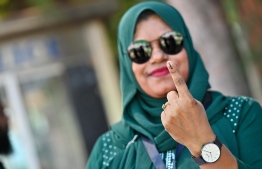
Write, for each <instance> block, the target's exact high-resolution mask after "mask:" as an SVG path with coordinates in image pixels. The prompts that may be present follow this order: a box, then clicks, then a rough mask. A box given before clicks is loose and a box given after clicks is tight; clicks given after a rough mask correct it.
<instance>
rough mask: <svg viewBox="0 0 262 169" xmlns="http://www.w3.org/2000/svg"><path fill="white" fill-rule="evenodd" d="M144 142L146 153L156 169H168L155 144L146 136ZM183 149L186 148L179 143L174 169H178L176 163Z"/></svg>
mask: <svg viewBox="0 0 262 169" xmlns="http://www.w3.org/2000/svg"><path fill="white" fill-rule="evenodd" d="M142 141H143V143H144V146H145V148H146V151H147V153H148V155H149V157H150V159H151V161H152V162H153V164H154V166H155V168H156V169H166V166H165V164H164V162H163V160H162V158H161V157H160V155H159V152H158V151H157V148H156V146H155V144H154V143H153V142H152V141H151V140H150V139H148V138H147V137H145V136H142ZM183 148H184V145H182V144H179V143H177V145H176V153H175V157H174V161H173V169H176V161H177V159H178V157H179V156H180V154H181V152H182V150H183Z"/></svg>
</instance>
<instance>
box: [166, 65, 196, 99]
mask: <svg viewBox="0 0 262 169" xmlns="http://www.w3.org/2000/svg"><path fill="white" fill-rule="evenodd" d="M167 68H168V70H169V72H170V74H171V76H172V79H173V81H174V83H175V86H176V89H177V92H178V95H179V96H181V95H184V96H189V97H192V95H191V93H190V92H189V90H188V87H187V85H186V82H185V80H184V78H183V76H182V75H181V74H180V72H179V70H178V68H177V66H176V65H175V64H173V63H172V62H171V61H168V62H167Z"/></svg>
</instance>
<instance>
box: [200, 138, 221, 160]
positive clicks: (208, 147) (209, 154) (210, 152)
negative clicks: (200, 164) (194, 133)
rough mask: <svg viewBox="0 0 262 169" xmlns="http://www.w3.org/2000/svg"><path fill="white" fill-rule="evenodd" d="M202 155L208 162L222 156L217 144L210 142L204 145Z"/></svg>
mask: <svg viewBox="0 0 262 169" xmlns="http://www.w3.org/2000/svg"><path fill="white" fill-rule="evenodd" d="M201 155H202V158H203V159H204V160H205V161H206V162H208V163H213V162H215V161H217V160H218V158H219V157H220V149H219V148H218V146H217V145H216V144H214V143H208V144H205V145H204V146H203V148H202V150H201Z"/></svg>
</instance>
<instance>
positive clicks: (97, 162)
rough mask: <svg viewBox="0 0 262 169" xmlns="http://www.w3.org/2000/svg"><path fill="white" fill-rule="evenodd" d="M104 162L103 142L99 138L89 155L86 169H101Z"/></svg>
mask: <svg viewBox="0 0 262 169" xmlns="http://www.w3.org/2000/svg"><path fill="white" fill-rule="evenodd" d="M102 161H103V159H102V140H101V137H99V138H98V140H97V141H96V143H95V145H94V147H93V149H92V151H91V154H90V155H89V158H88V161H87V165H86V169H101V168H102Z"/></svg>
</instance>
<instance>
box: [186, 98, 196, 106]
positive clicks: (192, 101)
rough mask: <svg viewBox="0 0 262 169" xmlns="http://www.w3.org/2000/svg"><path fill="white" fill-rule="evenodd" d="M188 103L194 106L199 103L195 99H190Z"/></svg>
mask: <svg viewBox="0 0 262 169" xmlns="http://www.w3.org/2000/svg"><path fill="white" fill-rule="evenodd" d="M188 104H189V105H190V106H191V107H193V106H196V105H197V104H198V102H197V101H196V100H195V99H189V101H188Z"/></svg>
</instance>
